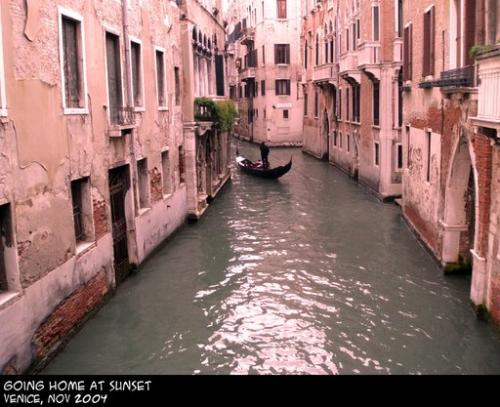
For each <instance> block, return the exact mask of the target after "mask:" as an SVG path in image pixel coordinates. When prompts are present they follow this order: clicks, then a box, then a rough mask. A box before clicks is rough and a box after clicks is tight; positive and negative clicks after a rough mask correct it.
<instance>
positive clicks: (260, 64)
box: [227, 0, 303, 146]
mask: <svg viewBox="0 0 500 407" xmlns="http://www.w3.org/2000/svg"><path fill="white" fill-rule="evenodd" d="M300 12H301V1H300V0H264V1H258V0H245V1H234V2H233V3H232V4H231V5H230V8H229V12H228V16H227V20H228V27H227V32H228V35H229V41H228V42H229V44H228V47H229V48H230V49H231V52H232V53H233V54H234V63H235V66H236V71H237V79H236V78H234V79H233V83H231V85H230V95H231V97H232V98H233V99H235V100H237V101H238V105H239V111H240V122H239V127H238V128H237V132H238V135H239V136H240V137H241V138H243V139H246V140H250V141H255V142H261V141H265V142H267V143H268V144H269V145H296V146H300V145H302V109H303V107H302V94H301V91H300V89H299V83H300V80H301V78H300V74H301V65H300V64H301V55H300V30H301V21H300ZM235 79H236V80H235Z"/></svg>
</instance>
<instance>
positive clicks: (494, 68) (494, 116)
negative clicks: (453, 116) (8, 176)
mask: <svg viewBox="0 0 500 407" xmlns="http://www.w3.org/2000/svg"><path fill="white" fill-rule="evenodd" d="M477 67H478V87H479V96H478V101H479V103H478V114H477V118H475V119H474V121H475V122H478V123H477V124H478V125H480V126H482V127H487V128H493V129H496V130H497V137H498V134H499V131H500V97H499V95H500V45H499V46H497V47H496V49H494V50H492V51H490V52H487V53H484V54H481V55H479V56H478V57H477Z"/></svg>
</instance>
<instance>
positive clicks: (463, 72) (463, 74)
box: [419, 65, 475, 89]
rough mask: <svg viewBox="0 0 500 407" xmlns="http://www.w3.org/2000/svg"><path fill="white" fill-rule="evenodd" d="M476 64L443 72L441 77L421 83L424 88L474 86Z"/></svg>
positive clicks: (420, 85)
mask: <svg viewBox="0 0 500 407" xmlns="http://www.w3.org/2000/svg"><path fill="white" fill-rule="evenodd" d="M474 72H475V70H474V65H469V66H465V67H463V68H458V69H450V70H448V71H443V72H441V78H440V79H437V80H435V81H424V82H421V83H420V84H419V87H420V88H422V89H430V88H446V87H460V88H471V87H473V86H474Z"/></svg>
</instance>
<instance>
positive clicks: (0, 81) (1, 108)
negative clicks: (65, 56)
mask: <svg viewBox="0 0 500 407" xmlns="http://www.w3.org/2000/svg"><path fill="white" fill-rule="evenodd" d="M84 74H85V71H84ZM85 93H86V92H85ZM63 97H64V95H63ZM63 100H64V98H63ZM0 116H7V93H6V91H5V69H4V59H3V38H2V13H1V12H0Z"/></svg>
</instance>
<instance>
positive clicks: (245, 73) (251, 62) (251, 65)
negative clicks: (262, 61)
mask: <svg viewBox="0 0 500 407" xmlns="http://www.w3.org/2000/svg"><path fill="white" fill-rule="evenodd" d="M257 62H258V61H257V50H256V49H254V50H253V51H250V52H249V53H248V54H246V55H245V57H244V59H243V68H242V70H241V75H242V77H243V78H244V79H246V78H255V68H257Z"/></svg>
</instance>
